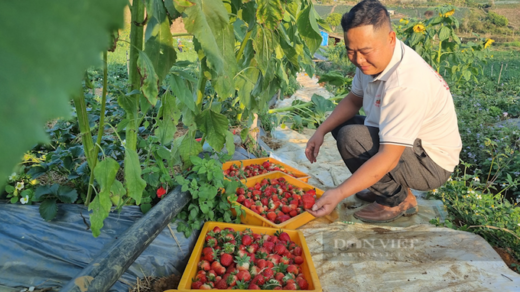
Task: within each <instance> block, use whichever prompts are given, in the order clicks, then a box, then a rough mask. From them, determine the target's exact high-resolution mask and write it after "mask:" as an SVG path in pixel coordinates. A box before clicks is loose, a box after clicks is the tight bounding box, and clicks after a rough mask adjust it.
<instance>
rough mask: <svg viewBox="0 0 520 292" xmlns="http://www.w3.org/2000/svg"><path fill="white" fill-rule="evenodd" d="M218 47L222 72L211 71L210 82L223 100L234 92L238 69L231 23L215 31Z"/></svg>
mask: <svg viewBox="0 0 520 292" xmlns="http://www.w3.org/2000/svg"><path fill="white" fill-rule="evenodd" d="M215 40H216V41H217V45H218V49H219V50H220V52H221V53H222V56H223V58H224V67H223V74H220V75H219V74H217V72H215V71H213V73H212V75H213V76H212V78H211V84H212V85H213V87H214V88H215V91H216V92H217V94H218V95H219V97H220V100H224V99H226V98H227V97H229V96H231V95H232V94H234V93H235V82H234V77H235V75H236V73H237V71H238V65H237V61H236V56H235V32H234V30H233V24H229V25H228V26H227V27H226V28H224V29H222V30H220V31H217V32H216V33H215Z"/></svg>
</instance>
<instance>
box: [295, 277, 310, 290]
mask: <svg viewBox="0 0 520 292" xmlns="http://www.w3.org/2000/svg"><path fill="white" fill-rule="evenodd" d="M296 283H297V284H298V286H300V289H302V290H307V289H309V284H308V283H307V281H306V280H305V279H304V278H300V277H298V278H296Z"/></svg>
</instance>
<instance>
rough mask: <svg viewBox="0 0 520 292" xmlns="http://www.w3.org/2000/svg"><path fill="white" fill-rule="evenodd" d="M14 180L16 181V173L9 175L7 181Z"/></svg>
mask: <svg viewBox="0 0 520 292" xmlns="http://www.w3.org/2000/svg"><path fill="white" fill-rule="evenodd" d="M15 179H16V172H13V174H11V175H10V176H9V180H11V181H12V180H15Z"/></svg>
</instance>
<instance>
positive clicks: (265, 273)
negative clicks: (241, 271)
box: [262, 268, 274, 279]
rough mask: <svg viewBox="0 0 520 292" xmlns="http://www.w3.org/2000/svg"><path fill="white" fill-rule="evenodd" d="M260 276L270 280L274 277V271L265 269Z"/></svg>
mask: <svg viewBox="0 0 520 292" xmlns="http://www.w3.org/2000/svg"><path fill="white" fill-rule="evenodd" d="M262 275H263V276H264V277H265V278H266V279H271V278H272V277H273V276H274V271H273V270H272V269H269V268H267V269H265V270H264V271H263V272H262Z"/></svg>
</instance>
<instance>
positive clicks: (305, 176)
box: [222, 157, 310, 182]
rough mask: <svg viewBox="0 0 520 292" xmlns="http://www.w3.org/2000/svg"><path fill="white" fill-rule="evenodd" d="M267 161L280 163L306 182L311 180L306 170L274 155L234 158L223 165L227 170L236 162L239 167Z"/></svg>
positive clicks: (223, 168)
mask: <svg viewBox="0 0 520 292" xmlns="http://www.w3.org/2000/svg"><path fill="white" fill-rule="evenodd" d="M265 161H269V162H272V163H276V164H280V165H282V166H283V167H284V168H285V169H287V170H288V171H290V172H292V173H293V174H294V175H295V176H296V178H297V179H299V180H301V181H304V182H308V181H309V178H310V175H308V174H306V173H305V172H302V171H300V170H298V169H296V168H294V167H291V166H289V165H287V164H285V163H283V162H281V161H279V160H276V159H274V158H272V157H266V158H255V159H245V160H234V161H228V162H226V163H224V164H223V165H222V170H223V171H224V170H226V169H228V168H229V167H231V165H233V164H236V165H238V166H239V167H241V166H244V167H246V166H249V165H251V164H260V165H262V163H264V162H265ZM270 173H273V172H270ZM251 178H254V176H252V177H250V178H249V179H251Z"/></svg>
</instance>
